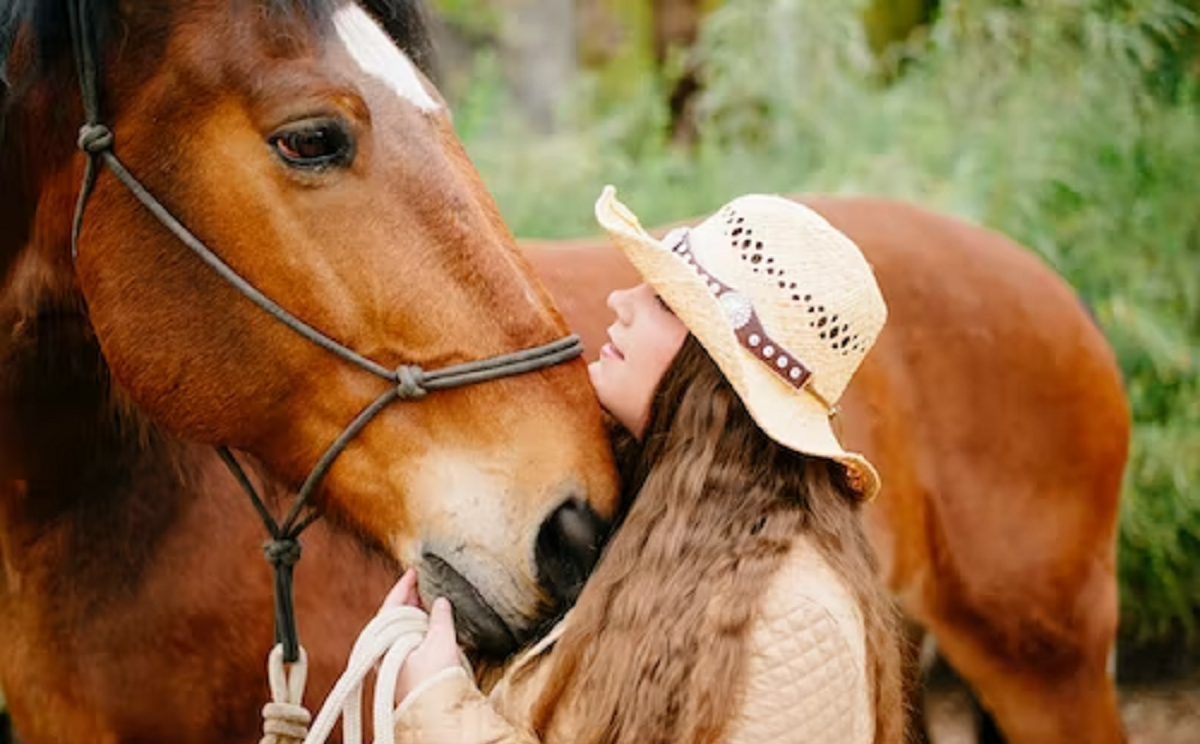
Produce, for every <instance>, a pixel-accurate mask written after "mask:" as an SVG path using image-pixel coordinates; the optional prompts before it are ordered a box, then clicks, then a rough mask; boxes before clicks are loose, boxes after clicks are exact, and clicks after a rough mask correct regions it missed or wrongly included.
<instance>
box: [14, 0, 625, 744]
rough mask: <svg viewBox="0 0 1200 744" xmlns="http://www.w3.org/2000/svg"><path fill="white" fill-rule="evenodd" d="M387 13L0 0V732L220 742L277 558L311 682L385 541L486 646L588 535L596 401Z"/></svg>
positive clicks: (330, 669)
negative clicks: (4, 710)
mask: <svg viewBox="0 0 1200 744" xmlns="http://www.w3.org/2000/svg"><path fill="white" fill-rule="evenodd" d="M421 13H422V11H421V8H420V6H419V5H417V4H416V3H415V2H410V1H409V0H375V1H374V2H371V3H369V4H368V5H362V4H359V3H358V2H352V1H351V0H240V1H239V2H234V3H229V2H217V1H216V0H179V2H172V3H166V2H138V3H125V2H119V1H118V0H28V1H26V0H16V1H15V2H6V3H5V4H4V6H3V7H0V60H3V62H2V67H0V72H2V75H0V77H2V78H3V84H2V86H0V225H3V229H2V230H0V277H2V281H3V285H2V286H0V562H2V567H3V571H2V572H0V639H2V641H0V686H2V687H3V689H4V691H5V693H6V694H7V702H8V707H9V711H10V712H11V715H12V718H13V720H14V722H15V726H16V728H17V731H18V734H19V736H20V738H21V739H22V740H23V741H25V742H27V743H28V744H37V743H38V742H60V741H94V742H106V743H116V742H148V741H167V740H170V741H176V742H185V743H186V742H205V743H206V744H212V743H214V742H245V741H249V740H253V739H256V738H257V733H256V732H257V730H258V728H259V726H261V719H259V713H258V711H259V708H260V706H261V705H262V703H263V702H264V701H265V698H266V689H267V688H266V673H265V670H264V664H265V660H266V658H267V653H268V652H269V651H270V650H271V649H272V647H273V645H274V643H275V641H276V640H277V638H278V639H279V640H281V642H284V643H285V646H286V641H287V640H288V639H289V638H291V640H292V641H293V643H294V642H295V641H296V639H295V638H294V637H292V636H290V635H289V634H288V633H287V632H286V631H287V629H288V627H289V626H290V624H289V620H288V614H289V613H288V612H286V609H287V606H288V605H289V602H290V599H291V595H290V592H289V591H286V589H287V584H288V581H289V577H291V576H292V573H291V572H292V571H293V570H294V571H295V574H294V576H295V580H296V582H297V585H298V589H299V593H298V599H297V603H296V606H295V608H294V610H295V612H294V616H295V617H297V618H298V623H299V629H301V630H303V631H304V633H303V635H304V638H305V640H306V643H305V644H304V646H305V647H306V648H307V651H308V654H309V657H310V663H309V698H308V699H309V700H310V701H311V700H312V699H314V698H316V699H318V700H319V699H320V698H321V697H323V696H324V694H325V692H326V691H327V690H328V689H329V688H330V687H331V686H332V684H333V681H334V677H335V675H336V674H337V672H338V671H340V668H341V667H342V665H344V663H345V660H346V657H347V654H348V651H349V648H350V643H351V641H352V639H353V637H354V635H355V633H356V632H357V630H358V629H359V628H360V627H361V626H362V624H363V623H364V622H365V621H366V620H367V619H368V618H369V617H370V615H371V614H372V612H373V611H374V609H375V607H376V606H377V603H378V602H379V601H380V600H381V598H382V597H383V595H384V593H385V592H386V589H387V587H388V586H389V585H390V584H391V583H392V582H393V581H394V579H395V577H396V576H397V575H398V569H399V567H400V566H416V567H417V568H418V570H419V571H420V573H421V576H422V584H423V590H424V591H426V592H427V593H429V594H438V595H446V596H448V597H450V598H451V599H452V600H453V601H454V604H455V607H456V610H457V616H458V619H459V621H460V625H461V626H462V627H461V632H462V640H463V642H464V643H465V644H466V645H467V647H468V648H469V649H470V650H471V652H472V653H473V654H477V655H480V656H483V657H486V656H487V655H489V654H491V655H497V656H502V655H504V654H507V653H510V652H511V651H512V649H514V648H515V647H517V646H518V645H520V644H522V643H524V642H525V641H526V640H527V639H528V638H530V637H531V636H533V635H534V634H536V633H537V632H538V629H539V628H540V627H541V626H542V625H543V624H544V623H545V622H546V621H547V619H548V618H552V617H554V616H555V615H556V614H557V613H559V612H561V608H562V607H563V605H564V604H565V603H566V602H569V601H570V599H571V598H572V596H573V593H574V592H577V591H578V585H579V582H580V577H581V576H582V575H583V574H584V573H585V572H586V571H587V570H588V568H589V567H590V565H591V564H592V562H594V560H595V558H596V553H597V545H598V543H599V540H600V539H601V537H602V535H603V534H604V532H605V531H606V529H607V526H606V525H607V523H608V521H609V520H610V519H611V518H612V517H613V516H614V514H615V509H616V508H617V505H618V489H617V483H616V475H615V470H614V466H613V462H612V457H611V453H610V450H609V447H608V439H607V434H606V430H605V426H604V421H603V419H602V416H601V411H600V409H599V406H598V405H597V403H596V401H595V399H594V396H593V394H592V392H591V388H590V385H589V383H588V379H587V376H586V370H585V368H584V366H583V362H582V361H581V360H580V359H579V358H578V352H579V346H578V341H577V339H573V338H571V337H568V336H567V333H568V329H567V327H566V325H565V322H564V321H563V318H562V316H561V315H560V314H559V313H558V312H557V310H556V309H555V308H554V306H553V304H552V302H551V301H550V298H549V295H548V294H547V292H546V290H545V288H544V287H543V286H542V285H541V284H540V282H539V280H538V279H537V277H536V276H535V275H534V274H533V272H532V269H531V267H530V265H529V263H528V261H527V260H526V259H525V258H524V257H523V255H522V254H521V253H520V252H519V250H518V248H517V246H516V243H515V240H514V238H513V236H512V235H511V233H510V232H509V231H508V229H507V227H506V226H505V225H504V224H503V222H502V220H501V218H500V215H499V211H498V209H497V207H496V205H495V203H494V202H493V201H492V199H491V197H490V196H489V195H488V193H487V192H486V190H485V188H484V186H483V184H482V182H481V179H480V177H479V175H478V173H477V172H476V171H475V170H474V168H473V166H472V165H471V163H470V161H469V160H468V158H467V156H466V154H465V153H464V150H463V148H462V146H461V144H460V143H459V142H458V140H457V138H456V136H455V135H454V132H453V128H452V125H451V121H450V117H449V113H448V111H447V109H446V105H445V102H444V101H443V100H442V98H441V97H440V95H439V94H438V92H437V90H436V88H435V87H434V85H433V84H432V83H431V81H430V79H429V77H428V76H427V75H426V74H425V69H426V68H427V64H428V43H427V42H428V35H427V33H426V31H425V27H424V25H423V23H422V15H421ZM80 125H84V126H83V129H82V130H80V129H79V127H80ZM77 132H78V141H77ZM79 148H82V150H83V152H81V151H80V149H79ZM73 214H74V215H75V219H74V220H73V219H72V215H73ZM214 445H216V446H217V447H214ZM227 466H228V468H227ZM243 486H246V487H249V488H250V489H252V490H253V491H255V492H256V493H257V494H258V495H259V497H260V498H261V501H262V502H263V503H261V504H260V505H259V506H260V510H261V516H262V517H263V518H264V519H265V520H266V521H267V522H268V524H269V525H274V528H275V530H276V531H274V532H268V531H267V530H265V529H264V527H263V524H262V522H260V519H259V516H260V515H259V513H258V512H256V510H255V508H254V506H253V505H252V503H251V501H249V500H247V498H246V495H245V494H244V493H243V492H242V487H243ZM293 494H300V496H303V497H304V498H306V499H307V500H306V501H302V502H296V503H295V504H293V503H292V502H291V501H289V499H290V497H291V496H292V495H293ZM308 507H311V508H312V509H314V510H315V512H314V513H316V514H321V515H323V516H324V517H325V519H324V521H322V522H318V523H317V524H316V525H314V526H313V527H312V528H311V530H310V531H309V532H308V533H307V535H306V537H305V540H304V550H305V551H306V552H307V556H308V558H307V560H305V561H304V562H303V563H301V564H300V565H299V566H296V565H295V560H296V559H297V558H298V557H299V550H300V548H299V543H298V541H297V540H296V539H295V538H296V536H297V534H298V531H299V529H301V528H302V527H304V526H306V525H307V524H308V523H309V521H310V520H311V517H308V516H305V515H306V514H308V513H309V512H308V511H306V510H305V509H306V508H308ZM284 509H291V510H292V511H291V514H290V515H289V517H288V518H286V519H284V520H283V521H282V523H275V522H274V516H273V515H274V514H278V513H279V512H280V511H282V510H284ZM268 535H269V536H270V537H271V541H270V542H269V543H268V553H269V555H268V557H269V558H271V559H272V561H273V562H274V564H275V566H276V576H275V579H274V581H273V579H272V574H271V571H270V570H269V568H268V566H267V563H265V562H263V561H262V556H261V555H258V556H255V553H256V552H257V547H256V546H258V545H260V544H261V542H262V540H263V538H264V537H267V536H268ZM273 586H274V587H275V588H279V587H283V590H281V591H280V594H279V595H278V596H277V601H278V603H279V604H280V605H281V606H282V607H283V608H284V610H285V611H282V612H281V613H280V619H279V620H278V622H279V624H280V626H281V627H280V628H279V629H276V630H277V631H278V632H273V628H272V622H271V619H272V609H273V607H274V605H275V602H273V601H272V598H271V590H272V587H273ZM295 650H296V651H297V652H298V649H295Z"/></svg>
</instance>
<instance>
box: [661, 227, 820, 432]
mask: <svg viewBox="0 0 1200 744" xmlns="http://www.w3.org/2000/svg"><path fill="white" fill-rule="evenodd" d="M672 237H676V236H668V238H672ZM670 250H671V251H673V252H674V253H675V254H676V255H677V256H679V257H680V258H682V259H683V260H684V261H686V262H687V264H688V265H689V266H691V267H692V269H694V270H695V272H696V273H697V274H698V275H699V276H700V278H701V279H702V280H704V284H705V286H706V287H707V288H708V291H709V292H711V293H712V295H713V296H714V297H716V298H717V301H718V302H720V303H721V307H722V309H723V310H724V311H725V316H726V317H727V318H728V319H729V320H730V323H731V324H732V325H733V332H734V335H735V336H737V339H738V342H739V343H740V344H741V345H742V347H743V348H744V349H746V351H749V352H750V353H751V354H753V355H754V357H755V358H756V359H758V360H759V361H760V362H762V363H763V364H765V365H767V367H768V368H769V369H770V370H771V371H772V372H774V373H775V376H777V377H779V378H780V379H781V380H783V381H784V382H786V383H787V384H788V385H791V386H792V387H793V388H795V389H797V390H805V386H806V385H807V384H808V382H809V380H811V379H812V375H813V372H812V370H811V369H809V368H808V366H807V365H805V364H804V362H802V361H800V359H799V357H797V356H796V355H795V354H792V353H791V352H790V351H788V350H787V349H786V348H784V346H783V345H782V344H780V343H778V342H777V341H775V340H774V339H773V338H771V335H770V334H768V333H767V332H766V329H764V328H763V325H762V322H761V321H760V320H759V319H758V313H757V312H755V310H754V304H753V303H752V302H751V301H750V298H749V297H746V296H745V295H744V294H742V293H741V292H738V291H737V290H735V289H733V288H732V287H730V286H729V285H727V284H725V283H724V282H722V281H721V280H720V279H717V278H716V277H715V276H713V275H712V274H710V273H709V272H708V271H707V270H706V269H705V268H704V267H703V266H702V265H701V264H700V261H699V260H698V259H697V258H696V255H695V254H694V253H692V245H691V241H690V239H689V234H688V231H687V230H681V231H679V234H678V236H677V240H676V242H675V243H674V245H672V246H670ZM739 321H740V322H739ZM805 391H806V392H815V391H812V390H805ZM817 398H818V400H821V402H822V403H825V400H824V399H823V398H822V397H820V396H817ZM826 407H827V408H828V407H830V406H829V405H828V404H826Z"/></svg>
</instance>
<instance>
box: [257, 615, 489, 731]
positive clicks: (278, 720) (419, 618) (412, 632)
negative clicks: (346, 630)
mask: <svg viewBox="0 0 1200 744" xmlns="http://www.w3.org/2000/svg"><path fill="white" fill-rule="evenodd" d="M428 630H429V616H428V615H426V614H425V613H424V612H423V611H422V610H419V609H417V608H416V607H385V608H383V609H382V610H380V611H379V613H378V614H377V615H376V616H375V618H374V619H372V620H371V622H369V623H367V627H365V628H363V631H362V633H360V634H359V636H358V640H357V641H355V643H354V648H353V649H352V650H351V651H350V661H349V662H348V663H347V665H346V671H345V672H344V673H343V674H342V676H341V678H340V679H338V681H337V684H336V685H334V687H333V690H332V691H330V693H329V697H327V698H326V699H325V705H323V706H322V707H321V711H320V713H318V714H317V719H316V721H315V722H314V723H313V724H312V728H311V729H308V728H307V726H308V723H309V721H310V720H311V716H310V715H309V712H308V710H307V709H306V708H305V707H304V705H303V704H302V702H301V697H302V696H303V694H304V684H305V679H306V677H307V676H308V657H307V655H306V654H305V653H304V649H300V658H299V660H298V661H297V662H295V663H293V664H285V663H284V661H283V647H282V645H276V646H275V648H274V650H272V651H271V655H270V658H269V659H268V662H267V675H268V677H269V678H270V680H271V697H272V698H273V700H272V702H270V703H267V704H266V705H265V706H264V707H263V738H262V739H261V740H260V744H301V743H302V744H325V741H326V740H327V739H328V738H329V734H330V733H331V732H332V731H333V727H334V726H335V725H336V724H337V721H338V718H339V717H341V718H342V742H343V744H362V741H363V738H362V735H363V715H362V705H363V683H364V682H365V681H366V678H367V676H368V675H369V674H370V673H371V671H372V670H374V669H375V668H376V666H377V665H378V673H377V674H376V675H375V700H374V705H373V707H372V716H371V720H372V722H373V726H374V729H375V744H395V741H396V733H395V731H394V730H393V727H392V711H393V709H394V708H395V698H396V682H397V678H398V677H399V674H400V668H401V667H402V666H404V661H405V660H406V659H407V658H408V655H409V654H411V653H412V652H413V651H414V650H415V649H416V648H417V646H418V645H420V643H421V641H422V639H424V638H425V633H426V632H427V631H428ZM381 660H382V661H381ZM463 666H464V668H466V667H467V664H466V662H465V660H464V661H463ZM469 671H470V670H469V668H468V672H469Z"/></svg>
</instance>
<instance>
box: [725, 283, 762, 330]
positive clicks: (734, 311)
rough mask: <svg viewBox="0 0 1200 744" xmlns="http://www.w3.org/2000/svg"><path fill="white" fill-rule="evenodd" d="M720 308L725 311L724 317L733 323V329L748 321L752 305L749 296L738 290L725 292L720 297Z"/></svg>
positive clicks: (752, 308) (752, 309)
mask: <svg viewBox="0 0 1200 744" xmlns="http://www.w3.org/2000/svg"><path fill="white" fill-rule="evenodd" d="M720 302H721V309H723V310H724V311H725V317H727V318H729V322H730V323H731V324H733V328H734V330H737V329H738V328H741V327H742V326H744V325H746V323H748V322H749V321H750V315H751V314H752V313H753V312H754V305H752V304H750V298H749V297H747V296H746V295H744V294H741V293H739V292H726V293H725V294H723V295H721V298H720Z"/></svg>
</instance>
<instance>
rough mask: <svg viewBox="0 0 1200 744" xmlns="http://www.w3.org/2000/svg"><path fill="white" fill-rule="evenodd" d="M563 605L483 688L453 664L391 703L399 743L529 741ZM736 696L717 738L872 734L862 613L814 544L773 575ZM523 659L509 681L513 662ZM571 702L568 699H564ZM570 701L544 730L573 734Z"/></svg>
mask: <svg viewBox="0 0 1200 744" xmlns="http://www.w3.org/2000/svg"><path fill="white" fill-rule="evenodd" d="M570 621H571V617H570V615H569V614H568V615H567V616H566V618H565V619H564V620H563V621H562V623H560V624H559V625H558V626H557V627H556V628H555V629H554V630H553V631H551V633H550V634H549V635H548V636H547V637H546V638H545V639H543V640H542V641H541V642H539V643H538V644H537V646H535V647H534V648H532V649H530V650H529V651H528V652H526V653H525V654H524V655H522V656H521V657H519V658H518V659H517V660H516V661H515V662H514V663H513V667H512V668H510V670H509V672H508V673H507V674H506V675H505V677H504V678H503V679H501V681H500V682H499V683H498V684H497V685H496V687H495V689H493V690H492V693H491V695H490V696H489V697H484V695H483V694H482V693H481V692H479V690H478V688H476V686H475V684H474V683H473V682H472V681H471V679H470V678H469V677H468V676H467V674H466V672H464V671H463V670H461V669H451V670H446V671H445V672H443V673H442V674H440V675H438V676H436V677H434V678H433V679H430V680H428V681H427V682H426V683H425V684H423V685H421V686H420V687H418V688H417V689H416V690H414V691H413V692H412V693H411V694H410V695H409V696H408V697H407V698H406V699H405V700H404V701H403V703H402V704H401V705H400V707H399V708H397V709H396V713H395V719H394V720H395V730H396V741H397V742H398V743H402V744H537V739H536V737H534V736H533V734H531V733H530V732H529V730H528V728H527V717H528V715H529V712H530V710H531V708H532V705H533V702H534V701H535V700H536V699H537V697H538V694H539V692H540V691H541V688H542V685H543V684H544V683H545V681H546V676H547V675H548V673H549V669H550V664H549V663H547V659H548V658H549V654H547V653H545V651H546V650H547V649H549V648H550V647H551V646H552V644H553V643H554V642H555V640H556V639H557V638H558V636H559V635H561V633H562V629H563V627H564V625H565V624H566V623H569V622H570ZM750 654H751V656H750V659H749V663H748V664H747V665H746V678H745V680H744V685H743V688H742V689H743V691H744V694H743V695H742V702H741V707H740V710H739V713H738V715H737V718H736V719H735V720H733V721H731V722H730V725H729V726H728V728H727V729H726V736H725V740H724V742H723V744H775V743H777V742H778V743H783V742H788V743H789V744H871V742H872V741H873V738H874V731H875V721H874V711H873V707H872V703H871V689H870V682H869V680H868V678H867V675H866V671H865V670H866V662H865V658H866V651H865V636H864V630H863V622H862V617H861V615H860V614H859V611H858V609H857V607H856V605H855V604H854V600H853V599H852V597H851V596H850V594H849V593H848V592H847V591H846V589H845V588H844V587H843V586H842V584H841V582H840V581H839V580H838V579H837V577H836V576H835V575H834V574H833V572H832V570H831V569H830V568H829V567H828V566H827V565H826V564H825V562H824V560H823V559H822V558H821V557H820V555H819V554H818V553H817V552H816V550H815V549H814V548H813V547H812V546H811V545H809V544H808V543H807V542H805V541H803V540H800V541H797V545H796V546H795V548H793V550H792V553H791V555H790V556H789V558H788V560H787V562H786V563H785V564H784V566H783V567H782V569H781V570H780V571H779V572H778V573H777V574H776V575H775V578H774V579H773V582H772V584H771V587H770V589H769V590H768V593H767V596H766V597H764V602H763V608H762V615H761V616H760V618H759V620H758V621H757V624H756V625H755V627H754V629H753V630H752V634H751V638H750ZM518 668H520V669H525V670H527V672H526V673H522V674H521V675H519V676H518V680H519V682H514V681H513V676H514V675H513V670H515V669H518ZM566 704H567V705H571V703H570V702H568V703H566ZM571 719H572V716H571V715H570V711H569V710H567V711H560V712H559V714H558V715H556V716H555V718H554V730H553V731H551V732H550V735H549V736H548V737H547V740H548V741H551V742H555V743H556V744H558V743H561V744H571V742H573V741H574V740H575V737H574V735H573V734H574V732H573V730H572V728H571V725H572V724H571Z"/></svg>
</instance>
